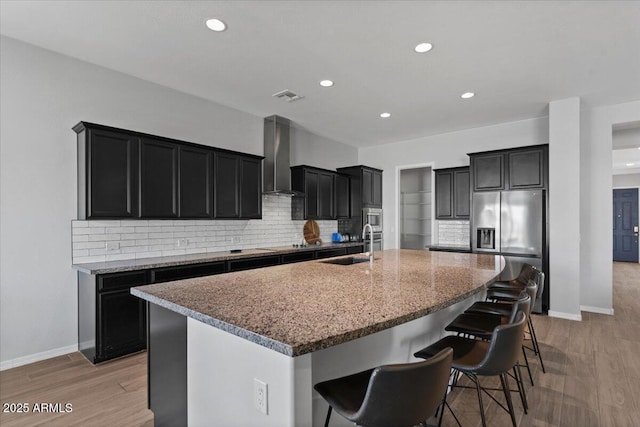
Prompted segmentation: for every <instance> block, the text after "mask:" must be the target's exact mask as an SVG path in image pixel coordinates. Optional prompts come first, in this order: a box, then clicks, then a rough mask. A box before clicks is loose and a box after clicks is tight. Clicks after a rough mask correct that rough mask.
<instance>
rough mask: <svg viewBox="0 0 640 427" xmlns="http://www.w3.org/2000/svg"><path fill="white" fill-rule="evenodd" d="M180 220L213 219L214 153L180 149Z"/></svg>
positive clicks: (197, 149) (187, 147) (204, 150)
mask: <svg viewBox="0 0 640 427" xmlns="http://www.w3.org/2000/svg"><path fill="white" fill-rule="evenodd" d="M179 181H180V218H211V217H212V214H213V210H212V207H213V184H212V182H213V152H212V151H211V150H206V149H203V148H197V147H191V146H182V147H180V179H179Z"/></svg>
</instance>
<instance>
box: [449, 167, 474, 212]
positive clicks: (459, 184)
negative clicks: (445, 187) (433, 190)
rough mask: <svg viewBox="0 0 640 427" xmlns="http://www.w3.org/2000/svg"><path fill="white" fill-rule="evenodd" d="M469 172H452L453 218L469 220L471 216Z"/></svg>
mask: <svg viewBox="0 0 640 427" xmlns="http://www.w3.org/2000/svg"><path fill="white" fill-rule="evenodd" d="M469 179H470V177H469V170H468V169H467V170H457V171H454V172H453V216H454V217H455V218H458V219H465V218H469V216H470V214H471V202H470V197H471V191H470V189H471V183H470V180H469Z"/></svg>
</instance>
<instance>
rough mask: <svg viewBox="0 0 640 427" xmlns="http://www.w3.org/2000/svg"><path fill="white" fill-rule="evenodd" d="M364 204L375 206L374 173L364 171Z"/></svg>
mask: <svg viewBox="0 0 640 427" xmlns="http://www.w3.org/2000/svg"><path fill="white" fill-rule="evenodd" d="M362 204H363V205H365V206H370V205H372V204H373V172H372V171H369V170H363V171H362Z"/></svg>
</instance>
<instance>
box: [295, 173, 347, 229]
mask: <svg viewBox="0 0 640 427" xmlns="http://www.w3.org/2000/svg"><path fill="white" fill-rule="evenodd" d="M335 178H336V173H335V172H333V171H330V170H326V169H320V168H315V167H312V166H304V165H303V166H294V167H292V168H291V188H292V190H294V191H298V192H301V193H304V197H303V204H304V206H303V212H302V217H303V218H304V219H335V218H336V214H335Z"/></svg>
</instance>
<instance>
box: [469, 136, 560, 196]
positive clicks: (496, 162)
mask: <svg viewBox="0 0 640 427" xmlns="http://www.w3.org/2000/svg"><path fill="white" fill-rule="evenodd" d="M547 150H548V147H547V146H546V145H539V146H533V147H523V148H516V149H510V150H501V151H491V152H486V153H474V154H469V156H470V158H471V171H472V179H473V191H499V190H522V189H528V188H546V185H547V184H546V176H547V162H548V160H547V159H548V153H547Z"/></svg>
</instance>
